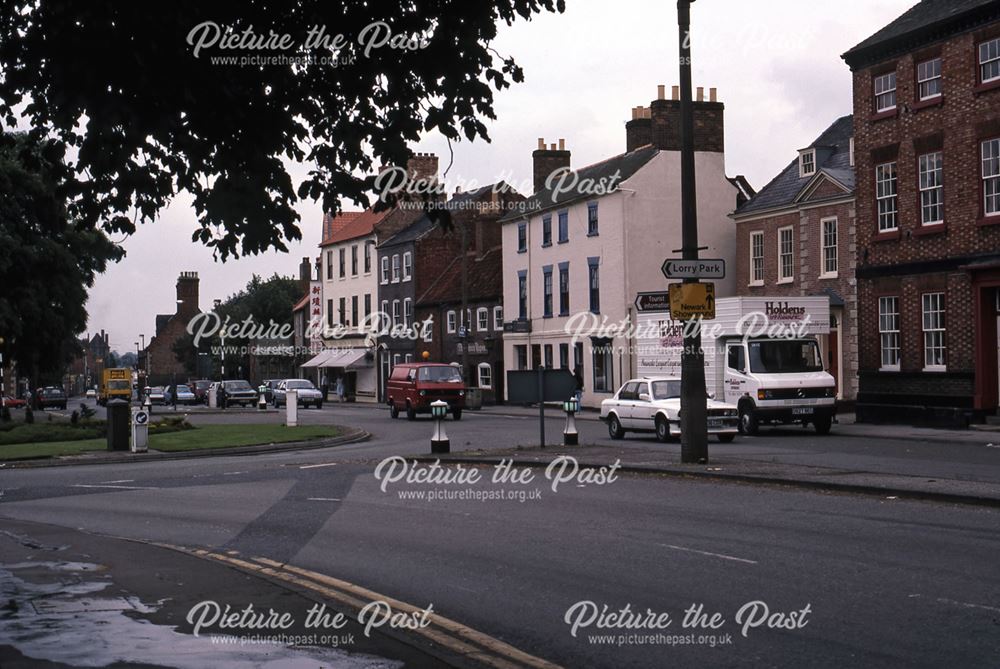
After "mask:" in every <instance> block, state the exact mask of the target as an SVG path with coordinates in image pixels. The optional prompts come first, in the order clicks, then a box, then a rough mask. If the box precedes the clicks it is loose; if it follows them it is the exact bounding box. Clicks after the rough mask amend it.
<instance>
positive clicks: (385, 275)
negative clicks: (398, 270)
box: [379, 256, 389, 286]
mask: <svg viewBox="0 0 1000 669" xmlns="http://www.w3.org/2000/svg"><path fill="white" fill-rule="evenodd" d="M381 262H382V273H381V275H380V276H379V283H381V284H382V285H383V286H384V285H386V284H387V283H389V256H382V261H381Z"/></svg>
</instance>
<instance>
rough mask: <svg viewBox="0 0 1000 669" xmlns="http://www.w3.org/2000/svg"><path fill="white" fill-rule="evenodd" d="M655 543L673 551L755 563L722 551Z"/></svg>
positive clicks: (755, 562)
mask: <svg viewBox="0 0 1000 669" xmlns="http://www.w3.org/2000/svg"><path fill="white" fill-rule="evenodd" d="M656 545H657V546H663V547H664V548H672V549H674V550H675V551H687V552H688V553H698V554H699V555H708V556H709V557H717V558H721V559H723V560H732V561H733V562H744V563H746V564H757V561H756V560H747V559H746V558H739V557H733V556H732V555H723V554H722V553H710V552H708V551H700V550H698V549H696V548H685V547H684V546H674V545H673V544H656Z"/></svg>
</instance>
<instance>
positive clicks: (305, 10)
mask: <svg viewBox="0 0 1000 669" xmlns="http://www.w3.org/2000/svg"><path fill="white" fill-rule="evenodd" d="M3 7H4V9H3V10H0V11H2V15H0V63H3V68H4V70H3V73H2V76H0V118H2V119H3V120H4V122H6V123H7V124H15V123H16V121H17V116H18V114H21V115H23V117H24V118H26V119H27V120H28V122H29V123H30V125H31V127H32V129H33V132H36V133H39V134H44V135H49V136H54V137H56V138H58V139H59V140H60V141H61V142H63V143H65V145H67V146H69V147H73V148H74V149H75V150H76V159H75V162H74V165H73V167H74V174H73V179H72V181H71V182H70V184H69V186H70V188H69V193H70V195H71V213H72V215H73V216H74V217H78V218H79V219H80V220H82V221H84V222H85V223H87V224H89V225H91V226H95V225H101V226H103V227H104V229H105V230H107V231H109V232H111V231H114V232H125V233H130V232H132V231H133V230H134V229H135V225H136V223H137V222H145V221H152V220H153V219H155V217H156V215H157V213H158V212H159V211H160V210H161V209H162V208H163V207H164V206H165V205H166V204H167V203H168V202H169V201H170V199H171V198H172V197H173V196H174V195H175V194H176V193H178V192H179V191H182V190H183V191H187V192H189V193H191V194H192V196H193V200H194V207H195V210H196V212H197V216H198V222H199V224H200V229H199V230H198V231H197V232H196V233H195V234H194V239H195V240H198V241H201V242H203V243H205V244H207V245H208V246H210V247H213V248H214V250H215V253H216V256H217V257H220V258H221V259H223V260H225V259H226V258H227V257H228V256H230V255H239V254H241V253H242V254H254V253H258V252H261V251H264V250H266V249H268V248H276V249H281V250H284V249H286V244H285V242H286V241H288V240H297V239H300V238H301V233H300V231H299V229H298V226H297V225H296V223H297V221H298V219H299V217H298V215H297V214H296V212H295V210H294V208H293V207H294V205H295V203H296V202H297V200H298V199H299V198H310V199H321V200H322V203H323V208H324V210H325V211H330V212H337V211H339V210H340V208H341V204H342V203H343V202H344V201H345V200H351V201H353V202H355V203H357V204H359V205H362V206H366V205H367V204H368V198H367V194H366V193H367V192H368V191H369V190H370V188H371V186H372V182H373V180H374V174H373V172H374V169H375V168H377V167H379V166H380V165H403V164H405V161H406V158H407V157H408V155H409V151H408V148H407V146H408V144H409V143H411V142H414V141H417V140H418V139H419V136H420V134H421V133H422V132H426V131H437V132H439V133H441V134H442V135H444V136H445V137H448V138H450V139H458V138H460V137H463V136H464V137H465V138H467V139H469V140H474V139H476V138H482V139H486V140H487V141H488V140H489V137H488V134H487V131H486V126H485V124H484V120H486V119H493V118H495V114H494V111H493V91H494V90H500V89H503V88H505V87H507V86H509V85H510V84H511V82H519V81H521V80H522V79H523V75H522V72H521V70H520V68H519V67H518V66H517V64H516V63H515V61H514V60H513V59H512V58H510V57H505V56H501V55H499V54H497V53H496V51H495V50H493V49H492V47H491V46H490V44H491V42H492V40H493V39H494V38H495V37H496V34H497V25H498V23H499V22H501V21H503V22H505V23H508V24H510V23H512V22H513V21H514V20H516V19H517V18H519V17H520V18H524V19H530V18H531V17H532V16H533V15H534V14H536V13H539V12H543V11H563V9H564V0H495V1H494V2H470V1H469V0H434V1H429V0H408V1H402V2H383V3H373V2H367V1H363V0H347V1H344V2H327V1H326V0H297V1H296V2H290V3H262V2H245V1H236V0H220V1H219V2H210V3H193V2H185V3H181V4H179V5H178V4H177V3H131V2H118V1H116V0H92V1H89V2H85V3H64V2H50V1H47V0H42V1H41V2H37V1H35V0H30V1H29V0H14V1H12V2H8V3H5V4H4V5H3ZM205 22H212V23H213V24H215V25H217V26H218V27H219V29H220V30H221V31H224V30H226V29H231V30H232V33H233V34H234V35H236V36H237V37H239V36H241V35H243V34H253V35H261V36H268V35H269V34H270V33H271V32H273V33H274V34H276V35H286V34H287V35H290V36H291V37H292V39H293V43H294V44H295V45H299V46H301V45H303V43H304V41H305V39H306V37H307V35H308V31H309V30H310V29H311V28H313V27H323V28H324V29H325V31H326V33H327V34H328V35H343V36H344V37H345V39H346V42H347V44H345V45H344V46H342V48H340V49H339V51H337V52H336V54H335V55H336V56H337V57H338V58H339V60H337V64H336V66H334V65H331V64H329V63H322V62H317V61H312V62H307V63H301V62H300V63H298V64H288V63H286V64H263V65H253V64H244V65H240V64H238V63H239V59H240V58H242V57H244V56H248V57H252V56H271V55H285V56H289V55H312V56H317V55H325V56H329V55H331V52H330V51H329V50H322V49H312V50H309V51H301V50H299V49H298V47H293V48H291V49H288V50H283V51H275V50H268V49H260V50H255V49H251V48H235V49H223V48H221V46H218V45H216V46H214V47H208V48H205V49H202V50H201V51H200V52H199V53H198V55H197V56H196V55H195V53H194V48H193V45H191V44H189V43H188V37H189V34H191V32H192V30H193V29H195V28H196V27H197V26H199V25H201V24H203V23H205ZM376 22H384V24H386V26H387V27H388V29H389V30H391V32H392V34H393V35H394V36H399V35H402V36H404V37H405V36H414V35H420V36H426V37H427V39H426V41H425V42H424V44H425V47H424V48H417V49H415V50H403V49H399V48H392V46H391V44H392V43H393V42H391V41H390V42H389V43H388V44H386V45H384V46H382V47H379V48H374V49H368V50H367V51H368V53H367V54H366V53H365V51H366V49H365V46H366V45H367V44H370V43H372V42H374V39H373V38H372V36H371V33H365V32H364V31H365V29H366V28H367V27H369V26H371V25H372V24H373V23H376ZM248 30H249V31H251V33H247V31H248ZM369 30H370V28H369ZM383 34H384V33H383ZM363 38H364V40H365V42H364V43H362V42H361V40H362V39H363ZM380 39H381V37H380ZM193 41H194V40H193ZM195 43H197V42H196V41H195ZM245 44H246V43H245ZM247 46H248V45H247ZM219 56H222V57H232V56H235V57H236V59H237V64H222V63H220V62H218V61H217V60H216V61H213V60H212V59H213V58H216V57H219ZM22 104H23V107H20V106H19V105H22ZM290 162H303V163H306V164H307V165H309V166H310V171H309V173H308V176H307V177H306V178H305V179H304V180H303V181H302V182H301V183H299V184H298V185H297V186H296V184H294V183H293V178H292V176H291V175H290V174H289V169H288V166H289V163H290Z"/></svg>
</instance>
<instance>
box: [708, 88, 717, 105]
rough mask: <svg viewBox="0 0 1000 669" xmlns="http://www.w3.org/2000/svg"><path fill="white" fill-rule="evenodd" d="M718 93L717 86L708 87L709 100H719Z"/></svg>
mask: <svg viewBox="0 0 1000 669" xmlns="http://www.w3.org/2000/svg"><path fill="white" fill-rule="evenodd" d="M717 95H718V93H717V90H716V89H715V88H709V89H708V101H709V102H716V101H717Z"/></svg>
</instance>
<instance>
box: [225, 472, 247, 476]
mask: <svg viewBox="0 0 1000 669" xmlns="http://www.w3.org/2000/svg"><path fill="white" fill-rule="evenodd" d="M240 474H246V472H222V475H223V476H238V475H240Z"/></svg>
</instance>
